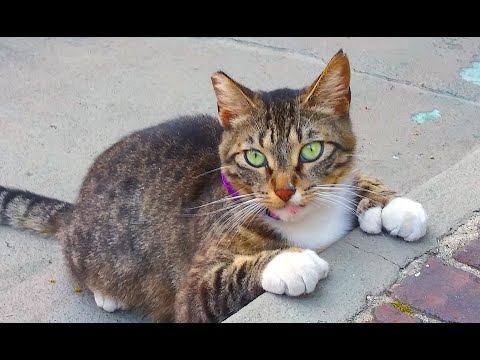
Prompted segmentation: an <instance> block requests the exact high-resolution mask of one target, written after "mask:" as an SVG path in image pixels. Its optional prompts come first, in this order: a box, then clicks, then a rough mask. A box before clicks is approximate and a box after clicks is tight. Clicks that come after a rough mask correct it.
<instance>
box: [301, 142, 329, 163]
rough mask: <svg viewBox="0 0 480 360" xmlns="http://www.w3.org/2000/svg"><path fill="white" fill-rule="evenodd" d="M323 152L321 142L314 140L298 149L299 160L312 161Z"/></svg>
mask: <svg viewBox="0 0 480 360" xmlns="http://www.w3.org/2000/svg"><path fill="white" fill-rule="evenodd" d="M322 153H323V143H322V142H321V141H314V142H311V143H309V144H307V145H305V146H304V147H303V148H302V150H301V151H300V160H301V161H302V162H312V161H315V160H317V159H318V158H319V157H320V156H321V155H322Z"/></svg>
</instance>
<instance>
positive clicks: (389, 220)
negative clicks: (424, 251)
mask: <svg viewBox="0 0 480 360" xmlns="http://www.w3.org/2000/svg"><path fill="white" fill-rule="evenodd" d="M427 220H428V217H427V214H426V213H425V210H424V209H423V206H422V205H421V204H419V203H418V202H416V201H413V200H410V199H406V198H402V197H399V198H395V199H393V200H392V201H390V202H389V203H388V204H387V206H385V207H384V208H383V210H382V224H383V227H384V228H385V229H387V230H388V232H389V233H390V235H393V236H400V237H402V238H404V240H406V241H416V240H418V239H420V238H421V237H422V236H423V235H425V233H426V232H427Z"/></svg>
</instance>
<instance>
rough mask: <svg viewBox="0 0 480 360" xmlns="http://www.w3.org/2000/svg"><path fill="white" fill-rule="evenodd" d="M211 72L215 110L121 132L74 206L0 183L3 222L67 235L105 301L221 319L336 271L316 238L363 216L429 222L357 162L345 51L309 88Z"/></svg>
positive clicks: (335, 233) (295, 292)
mask: <svg viewBox="0 0 480 360" xmlns="http://www.w3.org/2000/svg"><path fill="white" fill-rule="evenodd" d="M211 80H212V84H213V89H214V91H215V95H216V98H217V103H218V119H217V118H215V117H211V116H208V115H196V116H188V117H179V118H176V119H174V120H171V121H168V122H163V123H161V124H159V125H157V126H153V127H151V128H147V129H143V130H141V131H138V132H135V133H132V134H130V135H128V136H126V137H125V138H123V139H122V140H120V141H119V142H118V143H116V144H114V145H113V146H111V147H110V148H109V149H107V150H106V151H105V152H103V153H102V154H101V155H100V156H98V157H97V159H96V160H95V162H94V164H93V166H92V167H91V168H90V170H89V172H88V174H87V176H86V178H85V179H84V181H83V184H82V186H81V189H80V193H79V197H78V199H77V201H76V203H75V204H70V203H66V202H63V201H60V200H55V199H52V198H48V197H44V196H41V195H37V194H33V193H31V192H28V191H23V190H16V189H12V188H6V187H0V223H2V224H4V225H11V226H15V227H17V228H23V229H30V230H34V231H36V232H39V233H42V234H45V235H51V236H54V237H56V238H57V239H59V240H60V241H61V242H62V245H63V250H64V254H65V258H66V260H67V262H68V265H69V267H70V269H71V272H72V274H73V275H74V277H75V278H76V279H77V280H78V281H79V282H80V283H81V284H83V285H84V286H86V287H88V288H89V289H90V290H91V291H92V292H93V295H94V297H95V301H96V303H97V305H98V306H99V307H101V308H103V309H104V310H106V311H109V312H112V311H115V310H118V309H137V310H139V311H141V312H143V313H145V314H148V315H149V316H151V318H152V319H153V320H155V321H175V322H220V321H222V320H224V319H225V318H227V317H228V316H229V315H231V314H233V313H234V312H236V311H238V310H239V309H240V308H241V307H242V306H244V305H246V304H247V303H248V302H250V301H252V300H253V299H254V298H256V297H257V296H259V295H260V294H262V293H263V292H264V291H268V292H272V293H275V294H286V295H289V296H299V295H302V294H305V293H311V292H312V291H314V289H315V286H316V284H317V283H318V281H319V280H321V279H323V278H325V277H326V276H327V273H328V271H329V266H328V263H327V262H326V261H325V260H323V259H322V258H320V257H319V256H318V255H317V253H316V252H315V251H314V250H317V251H319V250H322V249H324V248H326V247H327V246H329V245H330V244H332V243H333V242H334V241H336V240H338V239H340V238H342V237H343V236H344V235H345V234H346V233H347V232H348V231H350V230H351V229H352V228H353V227H355V226H356V225H357V219H358V223H359V225H360V227H361V229H363V231H365V232H367V233H371V234H377V233H380V232H381V231H382V227H383V228H385V229H386V230H387V231H388V232H389V233H390V234H392V235H396V236H399V237H402V238H403V239H405V240H406V241H415V240H418V239H419V238H421V237H422V236H423V235H424V234H425V232H426V222H427V217H426V214H425V211H424V209H423V207H422V205H420V204H419V203H417V202H414V201H412V200H409V199H406V198H402V197H396V196H395V194H394V192H392V191H390V190H389V189H387V188H386V187H385V186H384V185H383V184H382V183H381V182H380V181H378V180H377V179H375V178H372V177H368V176H365V175H362V174H361V173H359V172H356V171H353V165H354V155H355V136H354V134H353V132H352V126H351V122H350V116H349V108H350V98H351V95H350V65H349V61H348V59H347V56H346V55H345V54H344V53H343V52H342V50H340V51H339V52H338V53H337V54H336V55H335V56H334V57H333V58H332V59H331V61H330V62H329V63H328V65H327V66H326V68H325V69H324V71H323V72H322V73H321V75H320V76H319V77H318V78H317V79H316V80H315V81H314V82H313V84H312V85H310V86H308V87H306V88H304V89H300V90H292V89H279V90H275V91H271V92H260V91H252V90H250V89H248V88H246V87H244V86H242V85H241V84H239V83H238V82H235V81H234V80H232V79H231V78H230V77H228V76H227V75H226V74H225V73H223V72H217V73H215V74H213V76H212V78H211Z"/></svg>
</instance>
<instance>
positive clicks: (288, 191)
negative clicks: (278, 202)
mask: <svg viewBox="0 0 480 360" xmlns="http://www.w3.org/2000/svg"><path fill="white" fill-rule="evenodd" d="M295 190H296V189H295V186H293V185H292V184H289V185H288V187H287V188H284V189H276V190H275V194H277V196H278V197H279V198H280V199H282V200H283V201H288V200H290V198H291V197H292V196H293V194H295Z"/></svg>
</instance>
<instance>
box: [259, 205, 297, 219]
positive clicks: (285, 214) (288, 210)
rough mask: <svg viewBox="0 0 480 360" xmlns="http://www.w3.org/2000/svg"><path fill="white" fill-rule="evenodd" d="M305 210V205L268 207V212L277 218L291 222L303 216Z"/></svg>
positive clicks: (268, 214)
mask: <svg viewBox="0 0 480 360" xmlns="http://www.w3.org/2000/svg"><path fill="white" fill-rule="evenodd" d="M303 212H305V206H302V205H295V204H286V205H285V206H284V207H282V208H279V209H268V210H267V212H266V214H267V216H269V217H271V218H273V219H275V220H279V221H284V222H291V221H295V220H297V219H298V218H299V217H301V216H302V213H303Z"/></svg>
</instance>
